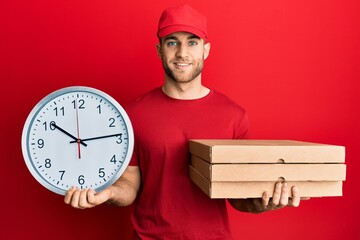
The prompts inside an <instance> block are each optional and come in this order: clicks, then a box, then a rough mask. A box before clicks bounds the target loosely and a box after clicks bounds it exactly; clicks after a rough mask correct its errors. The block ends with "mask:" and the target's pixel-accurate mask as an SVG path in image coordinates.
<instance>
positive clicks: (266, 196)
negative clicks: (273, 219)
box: [261, 192, 270, 208]
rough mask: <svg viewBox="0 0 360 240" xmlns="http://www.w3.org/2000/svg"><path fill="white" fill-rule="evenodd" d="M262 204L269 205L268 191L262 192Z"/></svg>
mask: <svg viewBox="0 0 360 240" xmlns="http://www.w3.org/2000/svg"><path fill="white" fill-rule="evenodd" d="M261 201H262V205H263V207H265V208H266V207H267V206H268V205H269V201H270V194H269V193H268V192H264V193H263V195H262V199H261Z"/></svg>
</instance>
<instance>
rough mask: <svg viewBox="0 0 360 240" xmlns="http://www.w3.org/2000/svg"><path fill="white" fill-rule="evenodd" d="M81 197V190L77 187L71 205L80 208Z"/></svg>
mask: <svg viewBox="0 0 360 240" xmlns="http://www.w3.org/2000/svg"><path fill="white" fill-rule="evenodd" d="M79 197H80V190H79V189H75V191H74V193H73V195H72V198H71V202H70V205H71V206H72V207H74V208H80V207H79Z"/></svg>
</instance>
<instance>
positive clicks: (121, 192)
mask: <svg viewBox="0 0 360 240" xmlns="http://www.w3.org/2000/svg"><path fill="white" fill-rule="evenodd" d="M109 191H111V194H110V199H109V201H108V203H110V204H114V205H117V206H121V207H125V206H128V205H130V204H132V203H133V202H134V200H135V199H136V195H137V190H136V188H135V187H134V186H132V184H131V183H129V182H127V181H126V180H121V181H118V182H116V183H115V184H113V185H112V186H110V187H109Z"/></svg>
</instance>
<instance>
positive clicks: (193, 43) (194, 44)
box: [189, 41, 198, 46]
mask: <svg viewBox="0 0 360 240" xmlns="http://www.w3.org/2000/svg"><path fill="white" fill-rule="evenodd" d="M197 44H198V43H197V42H196V41H190V42H189V46H196V45H197Z"/></svg>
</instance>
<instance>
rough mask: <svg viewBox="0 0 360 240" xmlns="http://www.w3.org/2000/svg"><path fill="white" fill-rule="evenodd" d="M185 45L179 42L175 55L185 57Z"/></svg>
mask: <svg viewBox="0 0 360 240" xmlns="http://www.w3.org/2000/svg"><path fill="white" fill-rule="evenodd" d="M187 53H188V51H187V47H186V45H185V44H181V45H180V46H179V47H178V48H177V51H176V57H178V58H185V57H186V56H187Z"/></svg>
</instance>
